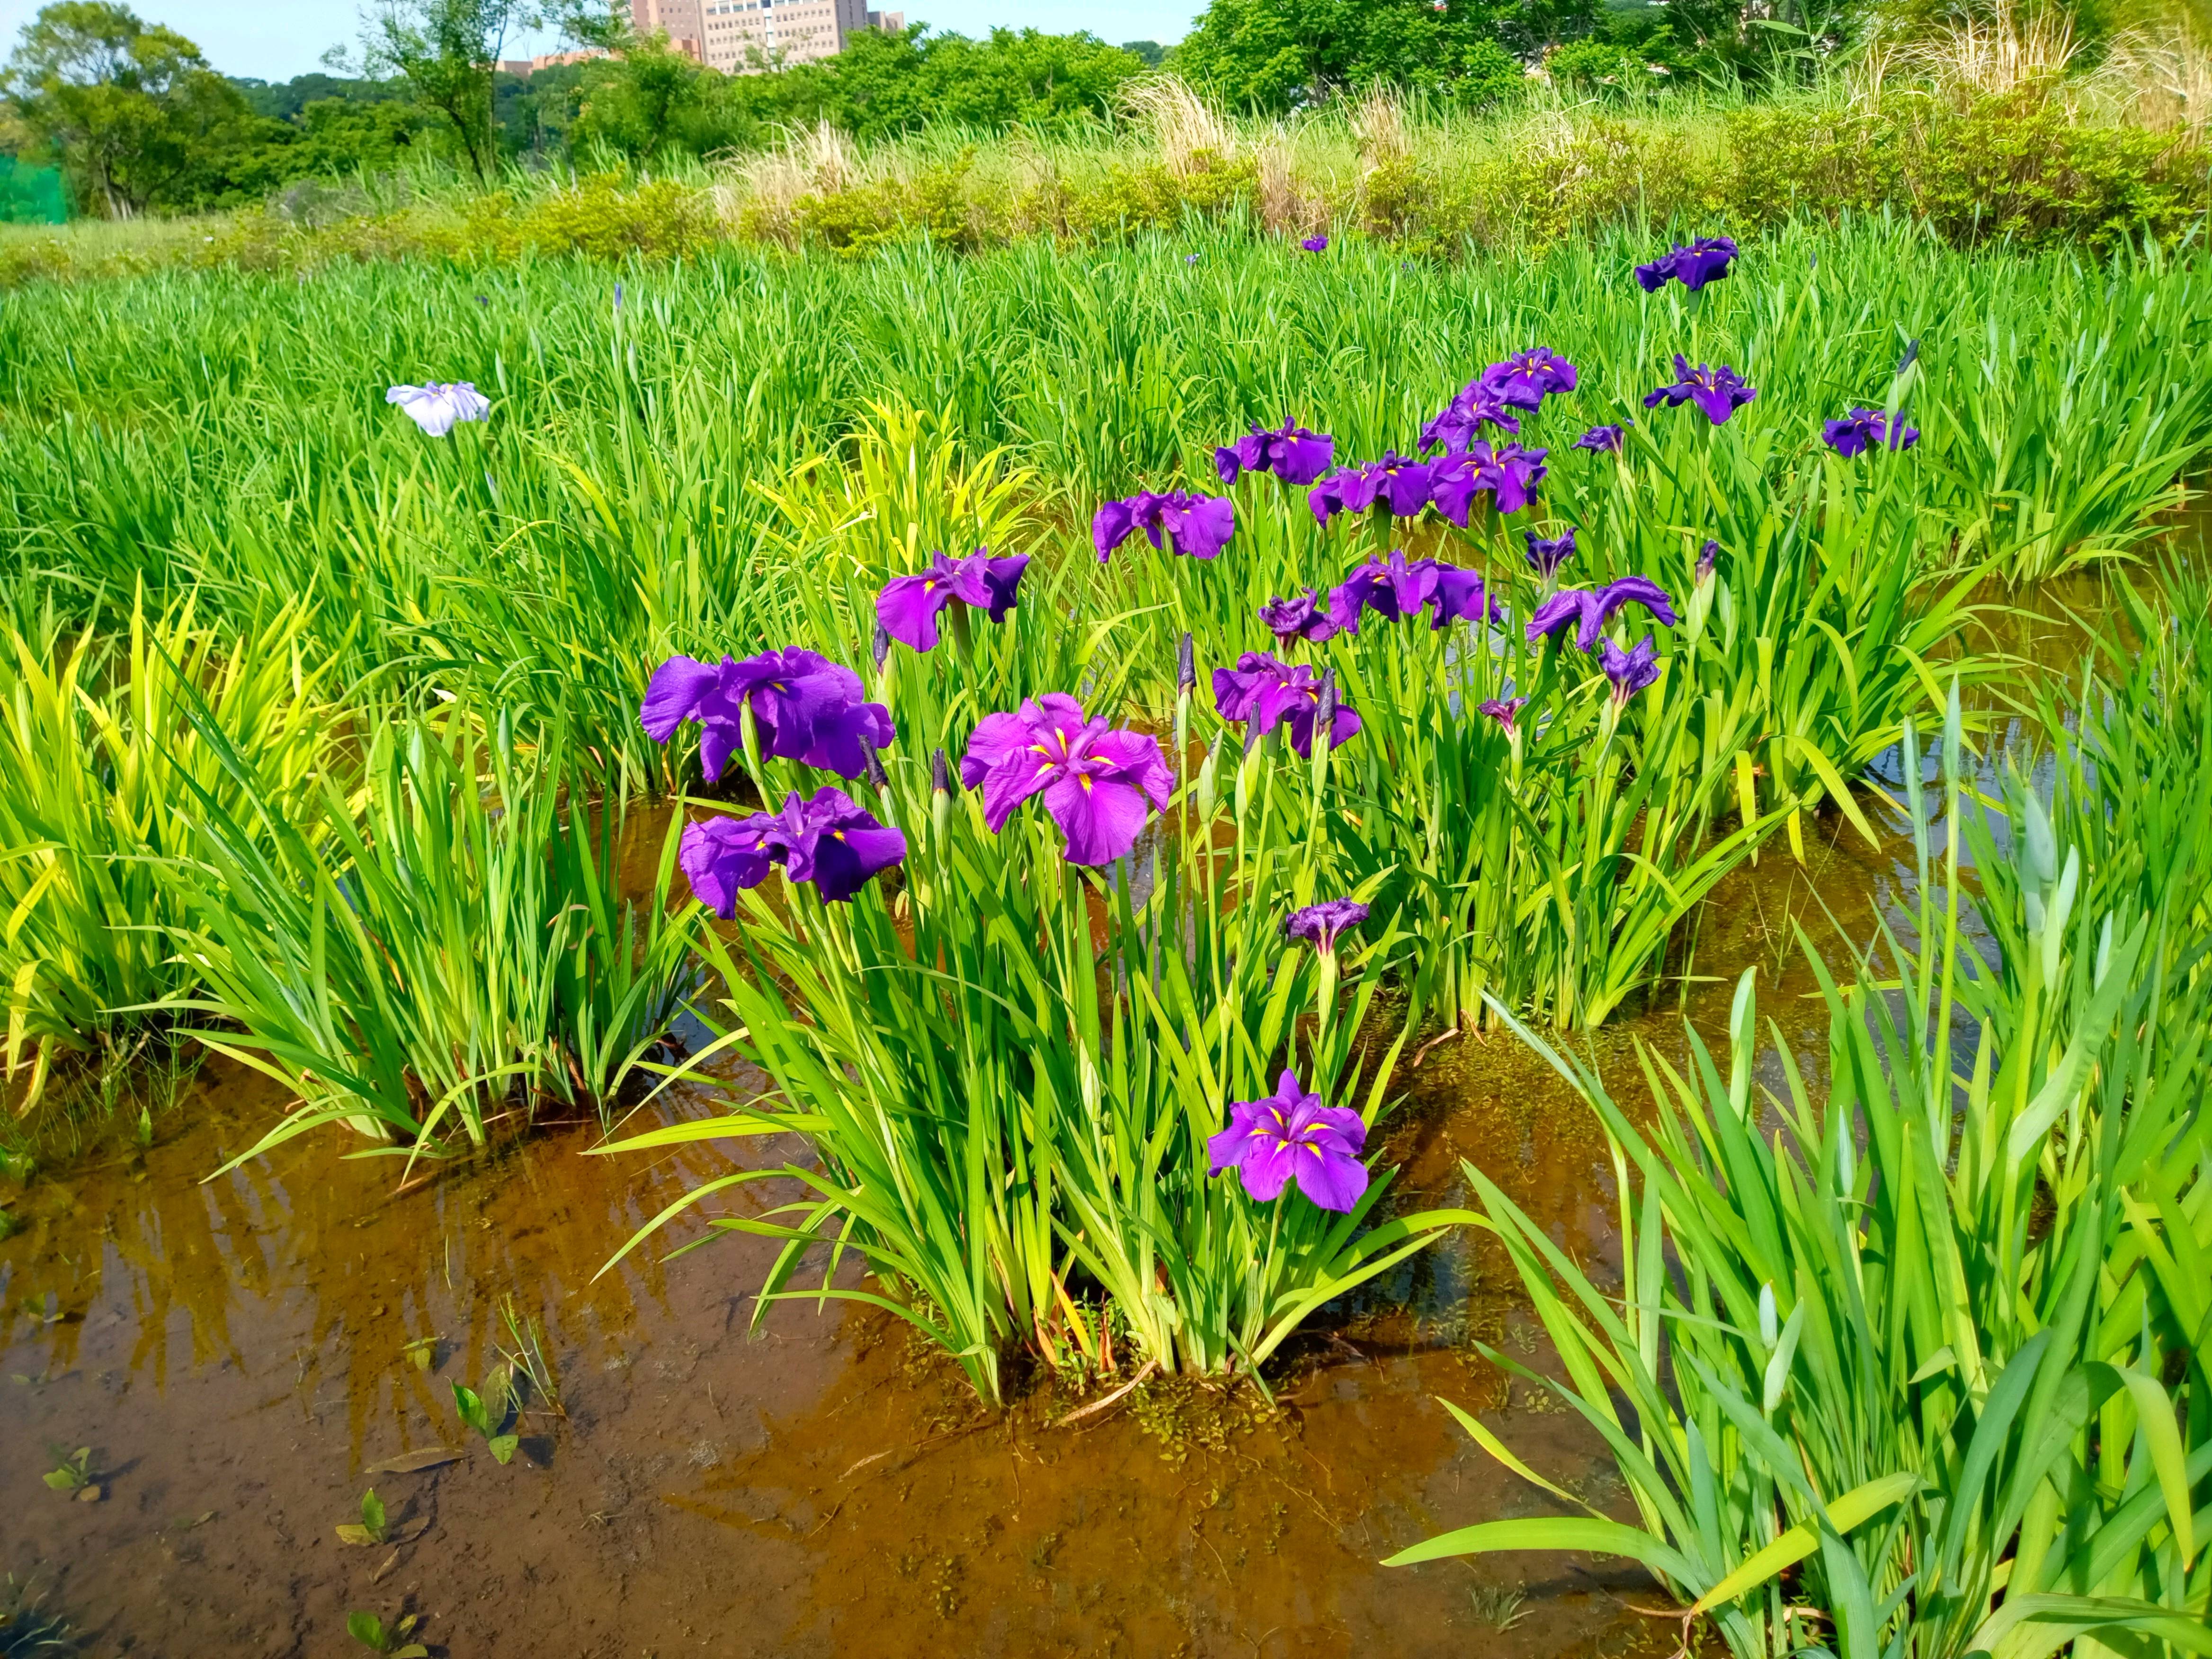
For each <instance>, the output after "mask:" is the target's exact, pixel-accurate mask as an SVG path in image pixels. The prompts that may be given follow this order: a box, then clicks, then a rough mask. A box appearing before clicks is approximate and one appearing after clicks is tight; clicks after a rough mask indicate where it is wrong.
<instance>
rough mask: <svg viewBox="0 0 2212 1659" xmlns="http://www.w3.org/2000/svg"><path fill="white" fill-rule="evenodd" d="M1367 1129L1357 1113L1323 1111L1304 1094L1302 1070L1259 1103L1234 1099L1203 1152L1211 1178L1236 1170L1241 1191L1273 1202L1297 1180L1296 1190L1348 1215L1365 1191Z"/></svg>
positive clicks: (1316, 1100)
mask: <svg viewBox="0 0 2212 1659" xmlns="http://www.w3.org/2000/svg"><path fill="white" fill-rule="evenodd" d="M1366 1144H1367V1126H1366V1125H1365V1124H1364V1123H1363V1122H1361V1121H1359V1114H1358V1113H1357V1112H1355V1111H1352V1110H1350V1109H1347V1108H1346V1107H1342V1106H1324V1105H1322V1103H1321V1097H1320V1096H1319V1095H1310V1094H1308V1093H1306V1092H1305V1091H1304V1087H1303V1086H1301V1085H1300V1084H1299V1082H1298V1078H1297V1073H1295V1072H1289V1071H1286V1072H1285V1073H1283V1075H1282V1077H1281V1079H1279V1081H1278V1082H1277V1083H1276V1085H1275V1092H1274V1093H1273V1094H1272V1095H1270V1096H1268V1097H1266V1098H1265V1099H1261V1100H1239V1101H1232V1102H1231V1103H1230V1107H1229V1127H1227V1128H1225V1129H1224V1130H1222V1131H1221V1132H1220V1133H1218V1134H1216V1135H1213V1136H1212V1137H1211V1138H1209V1139H1207V1141H1206V1152H1208V1154H1209V1155H1211V1157H1212V1160H1213V1170H1212V1173H1213V1174H1215V1175H1219V1174H1220V1173H1221V1172H1222V1171H1223V1170H1236V1171H1237V1174H1238V1175H1239V1176H1241V1177H1242V1178H1243V1182H1244V1190H1245V1191H1246V1192H1247V1193H1249V1194H1250V1195H1251V1196H1252V1197H1254V1198H1255V1199H1257V1200H1259V1201H1260V1202H1261V1203H1262V1204H1271V1203H1273V1201H1274V1200H1276V1198H1278V1197H1279V1196H1280V1195H1281V1193H1282V1190H1283V1188H1285V1186H1287V1185H1288V1184H1289V1183H1290V1182H1291V1179H1292V1178H1293V1177H1295V1178H1296V1179H1297V1183H1298V1190H1299V1191H1300V1192H1302V1193H1304V1194H1305V1195H1306V1196H1307V1197H1308V1198H1310V1199H1311V1200H1313V1201H1314V1202H1315V1203H1316V1204H1317V1205H1319V1206H1321V1207H1322V1209H1324V1210H1335V1211H1338V1212H1348V1211H1349V1210H1351V1208H1352V1206H1354V1205H1356V1204H1357V1203H1358V1202H1359V1195H1360V1194H1362V1193H1364V1192H1365V1191H1366V1190H1367V1166H1366V1165H1365V1164H1362V1163H1361V1162H1360V1161H1359V1152H1360V1149H1361V1148H1362V1147H1363V1146H1365V1145H1366Z"/></svg>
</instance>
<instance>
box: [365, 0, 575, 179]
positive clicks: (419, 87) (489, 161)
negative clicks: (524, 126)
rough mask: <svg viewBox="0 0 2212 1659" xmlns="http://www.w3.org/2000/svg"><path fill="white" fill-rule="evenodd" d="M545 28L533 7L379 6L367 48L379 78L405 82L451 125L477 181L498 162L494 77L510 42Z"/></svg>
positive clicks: (386, 1) (439, 2) (493, 2)
mask: <svg viewBox="0 0 2212 1659" xmlns="http://www.w3.org/2000/svg"><path fill="white" fill-rule="evenodd" d="M540 21H543V18H542V14H541V13H540V11H539V10H538V8H537V7H536V6H535V5H532V3H530V0H380V5H379V6H378V9H376V11H375V12H374V14H373V15H371V17H370V19H369V23H368V33H367V35H366V38H365V39H364V40H363V41H362V48H363V51H364V52H365V53H366V55H367V58H368V68H369V70H370V72H371V73H373V74H391V75H397V76H401V77H402V78H404V80H405V81H406V82H407V86H408V89H409V90H410V92H411V93H412V94H414V96H415V98H416V100H417V101H418V102H421V103H422V104H425V105H427V106H429V107H430V108H432V109H434V110H435V111H437V112H438V113H439V114H441V115H442V116H444V117H445V118H446V119H447V122H449V123H450V124H451V125H452V127H453V137H454V138H455V140H456V141H457V142H458V143H459V145H460V147H461V154H462V155H464V156H465V158H466V159H467V161H468V164H469V166H470V167H471V168H473V169H474V170H475V172H476V174H477V178H479V179H489V178H490V177H491V173H492V169H493V167H494V166H495V164H496V162H497V161H498V160H499V143H498V140H497V137H496V136H495V133H494V131H493V130H492V76H493V73H494V71H495V70H496V69H497V68H498V66H499V58H500V53H501V51H502V50H504V49H505V47H506V45H507V37H508V36H510V35H512V34H515V33H520V32H521V31H522V30H525V29H531V28H535V27H538V24H539V23H540Z"/></svg>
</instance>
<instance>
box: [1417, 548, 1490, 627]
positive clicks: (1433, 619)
mask: <svg viewBox="0 0 2212 1659" xmlns="http://www.w3.org/2000/svg"><path fill="white" fill-rule="evenodd" d="M1436 569H1437V591H1436V592H1435V594H1434V596H1433V597H1432V598H1431V599H1430V601H1429V627H1430V629H1431V630H1434V629H1440V628H1449V627H1450V626H1451V625H1452V624H1453V623H1455V622H1477V623H1479V622H1494V623H1502V622H1504V620H1505V607H1504V605H1500V604H1498V601H1497V600H1496V599H1492V598H1491V597H1490V593H1489V590H1488V589H1486V587H1484V586H1483V584H1482V577H1481V575H1480V574H1479V573H1478V572H1475V571H1473V570H1462V568H1460V567H1459V566H1457V565H1455V564H1445V563H1443V562H1441V561H1438V562H1437V567H1436Z"/></svg>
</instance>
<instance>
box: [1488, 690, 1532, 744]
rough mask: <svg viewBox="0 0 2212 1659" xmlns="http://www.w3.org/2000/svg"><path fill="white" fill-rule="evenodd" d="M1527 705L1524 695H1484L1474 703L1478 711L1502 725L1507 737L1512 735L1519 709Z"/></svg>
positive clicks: (1519, 712)
mask: <svg viewBox="0 0 2212 1659" xmlns="http://www.w3.org/2000/svg"><path fill="white" fill-rule="evenodd" d="M1527 707H1528V698H1526V697H1486V698H1484V699H1483V701H1482V702H1479V703H1477V704H1475V708H1476V709H1477V710H1478V711H1479V712H1480V713H1482V714H1487V715H1489V716H1490V718H1491V719H1492V720H1496V721H1497V722H1498V725H1499V726H1502V727H1504V731H1505V735H1506V736H1507V737H1509V738H1510V737H1511V736H1512V735H1513V722H1514V721H1515V720H1518V719H1519V718H1520V716H1521V711H1522V709H1523V708H1527Z"/></svg>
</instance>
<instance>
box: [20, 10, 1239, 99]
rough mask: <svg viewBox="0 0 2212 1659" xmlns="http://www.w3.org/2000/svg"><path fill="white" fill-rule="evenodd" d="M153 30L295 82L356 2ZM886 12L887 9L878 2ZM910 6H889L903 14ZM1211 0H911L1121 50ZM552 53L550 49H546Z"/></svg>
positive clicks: (1171, 34)
mask: <svg viewBox="0 0 2212 1659" xmlns="http://www.w3.org/2000/svg"><path fill="white" fill-rule="evenodd" d="M132 3H133V6H134V9H136V10H137V13H138V15H140V16H142V17H143V18H145V19H147V20H148V21H149V22H160V23H167V25H168V26H169V27H172V28H173V29H176V30H177V31H179V33H183V34H185V35H187V36H189V37H190V38H191V39H192V40H196V41H197V42H198V43H199V47H200V50H201V51H202V52H205V53H206V54H207V57H208V61H209V62H210V63H211V64H214V65H215V67H216V68H217V69H219V70H222V71H223V72H224V73H225V74H227V75H250V76H258V77H260V78H261V79H263V80H264V81H283V80H289V78H290V77H291V76H295V75H304V74H306V73H307V71H309V70H313V69H314V68H316V67H317V63H316V60H317V59H318V58H320V57H321V56H322V55H323V53H324V52H325V51H326V50H327V49H328V48H330V47H331V46H337V45H338V44H339V43H341V42H344V43H346V44H349V45H350V44H351V43H352V42H353V40H355V39H356V37H357V36H358V34H359V33H360V27H359V23H358V17H359V8H358V7H357V6H356V4H355V3H353V0H289V3H271V0H132ZM874 3H876V4H878V6H881V5H883V4H884V0H874ZM901 3H902V0H890V8H889V9H894V10H896V9H899V7H900V5H901ZM1204 6H1205V0H1026V3H1024V0H904V9H905V11H906V15H907V21H908V22H909V23H915V22H927V23H928V24H930V25H932V26H933V27H937V28H940V29H957V30H958V31H960V33H963V34H982V33H987V32H988V31H989V30H990V28H991V27H993V26H994V24H995V25H999V26H1001V27H1009V28H1023V27H1029V28H1040V29H1048V30H1052V31H1054V32H1060V31H1065V30H1070V29H1089V30H1090V31H1091V33H1094V34H1097V35H1100V36H1102V37H1103V38H1104V39H1106V40H1111V41H1114V42H1115V43H1117V44H1118V43H1119V42H1121V41H1123V40H1159V41H1164V42H1170V43H1171V42H1173V41H1176V40H1181V39H1182V35H1183V32H1184V30H1185V29H1187V28H1188V27H1189V26H1190V19H1191V17H1192V16H1193V15H1194V14H1195V13H1197V12H1199V11H1200V10H1202V9H1204ZM38 9H39V0H0V42H4V44H5V46H7V47H8V48H10V49H12V47H13V46H14V44H15V34H16V32H17V31H18V30H19V29H21V27H23V25H24V23H25V22H27V21H29V19H30V18H31V17H32V16H33V15H34V14H35V13H36V12H37V11H38ZM538 49H539V50H544V47H542V46H541V47H540V48H538Z"/></svg>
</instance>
